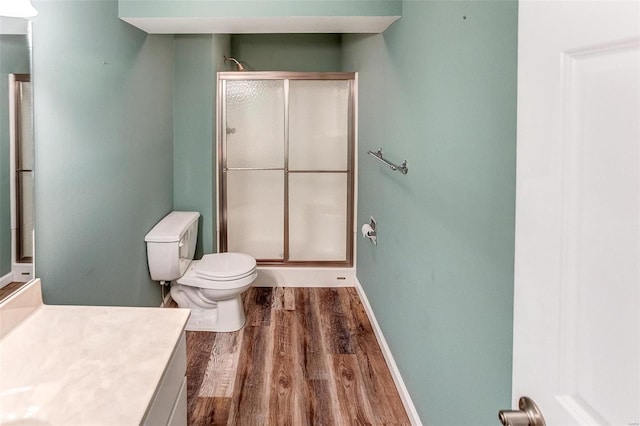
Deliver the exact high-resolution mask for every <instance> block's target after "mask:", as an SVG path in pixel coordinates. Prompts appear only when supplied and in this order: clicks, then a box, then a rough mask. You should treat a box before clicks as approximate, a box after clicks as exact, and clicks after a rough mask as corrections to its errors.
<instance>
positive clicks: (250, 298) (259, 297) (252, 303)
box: [244, 287, 273, 327]
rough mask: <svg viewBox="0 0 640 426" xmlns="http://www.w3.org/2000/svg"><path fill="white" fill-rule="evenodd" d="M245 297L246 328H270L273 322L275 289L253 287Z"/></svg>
mask: <svg viewBox="0 0 640 426" xmlns="http://www.w3.org/2000/svg"><path fill="white" fill-rule="evenodd" d="M245 295H246V296H245V303H244V306H245V313H246V316H247V322H246V326H250V327H252V326H268V325H269V324H270V322H271V304H272V303H273V288H271V287H251V288H249V290H247V291H246V292H245ZM249 307H250V308H251V309H249Z"/></svg>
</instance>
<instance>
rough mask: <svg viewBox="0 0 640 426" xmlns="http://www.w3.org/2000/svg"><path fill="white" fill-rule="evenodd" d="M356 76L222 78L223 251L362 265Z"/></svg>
mask: <svg viewBox="0 0 640 426" xmlns="http://www.w3.org/2000/svg"><path fill="white" fill-rule="evenodd" d="M354 91H355V73H292V72H287V73H281V72H222V73H218V137H217V145H218V146H217V149H218V163H217V167H218V218H219V219H218V231H219V241H218V242H219V248H220V251H236V252H242V253H247V254H250V255H252V256H253V257H255V258H256V259H257V260H258V262H259V263H260V264H262V265H285V266H287V265H304V266H308V265H315V266H321V265H326V266H352V265H353V215H354V211H353V210H354V200H353V199H354V149H355V148H354V145H355V123H354V121H355V107H354V98H355V97H354Z"/></svg>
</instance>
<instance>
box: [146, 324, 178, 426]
mask: <svg viewBox="0 0 640 426" xmlns="http://www.w3.org/2000/svg"><path fill="white" fill-rule="evenodd" d="M186 371H187V343H186V337H185V333H184V332H183V333H182V336H181V337H180V341H179V342H178V344H177V346H176V351H175V352H174V354H173V357H172V358H171V361H169V365H168V366H167V368H166V369H165V372H164V375H163V376H162V380H161V381H160V385H158V389H157V390H156V394H155V397H154V399H153V402H152V403H151V407H150V408H149V411H148V412H147V415H146V417H145V419H144V421H143V422H142V424H143V425H149V426H158V425H166V424H167V423H168V422H169V418H170V417H171V414H172V411H173V410H174V406H175V405H176V400H177V399H178V397H179V394H180V390H181V388H182V385H183V383H184V382H185V374H186ZM185 413H186V410H185ZM185 421H186V419H185Z"/></svg>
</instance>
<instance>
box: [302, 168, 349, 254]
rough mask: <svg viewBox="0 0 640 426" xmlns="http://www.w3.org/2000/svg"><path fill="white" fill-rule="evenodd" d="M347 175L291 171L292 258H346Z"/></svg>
mask: <svg viewBox="0 0 640 426" xmlns="http://www.w3.org/2000/svg"><path fill="white" fill-rule="evenodd" d="M346 230H347V174H346V173H290V174H289V258H290V260H297V261H301V260H323V261H329V260H334V261H344V260H346V258H347V247H346V246H347V244H346V237H347V231H346Z"/></svg>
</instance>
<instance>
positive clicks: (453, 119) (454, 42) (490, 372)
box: [343, 1, 517, 425]
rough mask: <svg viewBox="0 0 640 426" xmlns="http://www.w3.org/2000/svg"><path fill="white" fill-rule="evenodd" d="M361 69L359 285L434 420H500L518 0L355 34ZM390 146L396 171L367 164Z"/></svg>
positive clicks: (430, 9)
mask: <svg viewBox="0 0 640 426" xmlns="http://www.w3.org/2000/svg"><path fill="white" fill-rule="evenodd" d="M343 47H344V67H345V70H349V71H350V70H355V71H359V154H358V160H359V175H358V180H359V186H358V190H359V200H358V222H359V223H360V224H362V223H365V222H368V221H369V216H374V217H375V218H376V219H377V221H378V245H377V246H373V245H372V244H370V243H368V242H367V241H365V240H363V239H362V238H359V239H358V258H357V275H358V279H359V281H360V282H361V283H362V286H363V287H364V290H365V292H366V294H367V297H368V298H369V301H370V302H371V304H372V306H373V310H374V312H375V314H376V318H377V320H378V321H379V323H380V325H381V328H382V330H383V332H384V335H385V338H386V339H387V341H388V343H389V346H390V348H391V351H392V353H393V355H394V358H395V360H396V362H397V364H398V367H399V369H400V371H401V373H402V376H403V379H404V381H405V383H406V385H407V387H408V390H409V392H410V394H411V397H412V400H413V402H414V404H415V405H416V407H417V410H418V412H419V414H420V417H421V419H422V421H423V422H424V423H425V424H429V425H454V424H455V425H471V424H496V423H497V410H498V409H500V408H501V407H509V406H510V405H511V404H510V401H511V364H512V354H511V347H512V310H513V300H512V299H513V256H514V215H515V208H514V205H515V154H516V50H517V3H516V2H515V1H454V2H448V1H405V2H404V8H403V18H402V19H401V20H399V21H398V22H396V23H394V24H393V25H392V26H391V27H390V28H389V29H388V30H387V31H386V32H385V33H383V34H382V35H371V36H366V35H353V36H352V35H345V36H344V37H343ZM378 147H383V149H384V153H385V156H387V157H388V158H389V159H390V160H391V161H396V162H400V161H401V160H402V159H407V160H408V165H409V174H408V175H406V176H404V175H402V174H400V173H398V172H392V171H391V170H389V169H388V168H385V167H384V166H382V165H381V164H380V163H379V162H377V161H375V159H372V158H371V157H369V156H367V155H366V152H367V150H368V149H376V148H378Z"/></svg>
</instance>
